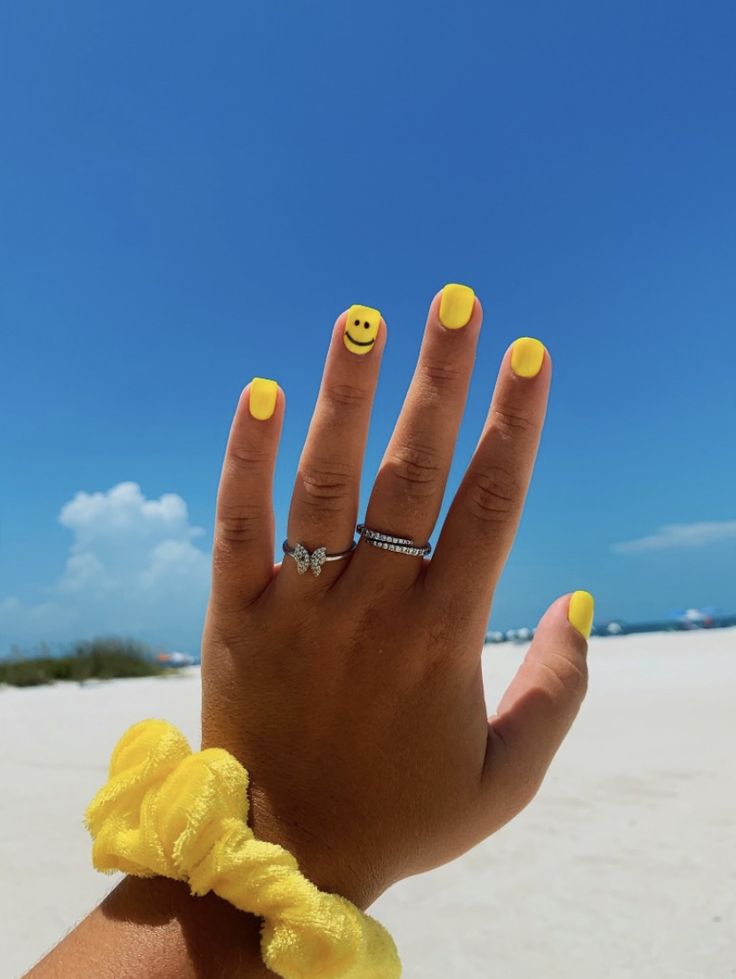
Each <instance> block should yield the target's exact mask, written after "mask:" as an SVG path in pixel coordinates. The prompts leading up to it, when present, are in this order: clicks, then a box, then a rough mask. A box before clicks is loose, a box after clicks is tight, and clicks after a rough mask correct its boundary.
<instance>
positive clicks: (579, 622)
mask: <svg viewBox="0 0 736 979" xmlns="http://www.w3.org/2000/svg"><path fill="white" fill-rule="evenodd" d="M594 609H595V601H594V599H593V596H592V595H591V594H590V592H589V591H576V592H573V594H572V597H571V598H570V606H569V608H568V610H567V620H568V622H569V623H570V625H571V626H573V627H574V628H575V629H577V630H578V632H579V633H580V635H581V636H584V637H585V638H586V639H588V638H589V636H590V630H591V629H592V628H593V610H594Z"/></svg>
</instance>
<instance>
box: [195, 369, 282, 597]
mask: <svg viewBox="0 0 736 979" xmlns="http://www.w3.org/2000/svg"><path fill="white" fill-rule="evenodd" d="M283 418H284V394H283V391H281V389H280V388H279V386H278V384H277V383H276V381H271V380H267V379H266V378H262V377H254V378H253V380H252V381H251V382H250V384H249V385H248V386H247V387H246V388H245V389H244V391H243V393H242V394H241V396H240V401H239V402H238V407H237V409H236V411H235V417H234V418H233V423H232V427H231V429H230V437H229V438H228V442H227V448H226V450H225V460H224V463H223V466H222V474H221V476H220V486H219V489H218V493H217V515H216V519H215V540H214V550H213V555H212V601H213V603H214V604H215V605H216V606H219V607H220V608H222V609H223V611H225V610H228V609H229V610H234V609H236V608H242V607H243V606H245V605H247V604H249V603H250V602H252V601H254V600H255V599H256V598H257V597H258V595H260V594H261V592H262V591H263V589H264V588H265V587H266V586H267V585H268V583H269V582H270V581H271V578H272V576H273V567H274V560H273V557H274V517H273V499H272V485H273V472H274V466H275V464H276V452H277V450H278V444H279V438H280V436H281V427H282V423H283Z"/></svg>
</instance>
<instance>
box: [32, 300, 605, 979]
mask: <svg viewBox="0 0 736 979" xmlns="http://www.w3.org/2000/svg"><path fill="white" fill-rule="evenodd" d="M453 294H454V295H455V298H456V299H457V297H458V295H461V294H458V293H456V292H455V293H453ZM471 299H472V303H471V305H470V306H469V309H468V318H467V320H466V321H465V322H464V323H462V324H458V323H457V322H456V323H455V325H452V326H448V325H447V324H446V323H445V324H444V325H443V318H442V304H443V296H442V295H438V296H437V297H435V299H434V301H433V303H432V306H431V308H430V313H429V317H428V321H427V327H426V331H425V337H424V342H423V345H422V351H421V354H420V359H419V363H418V365H417V369H416V372H415V377H414V380H413V383H412V386H411V388H410V391H409V395H408V397H407V399H406V402H405V405H404V408H403V410H402V413H401V416H400V418H399V422H398V424H397V427H396V430H395V432H394V435H393V437H392V439H391V442H390V444H389V447H388V449H387V451H386V454H385V456H384V460H383V462H382V465H381V468H380V470H379V474H378V478H377V480H376V484H375V487H374V490H373V494H372V496H371V499H370V502H369V506H368V512H367V516H366V523H367V524H368V525H369V526H371V527H374V528H378V529H381V530H384V531H388V532H390V533H394V534H397V535H401V536H407V537H411V538H413V539H415V540H417V541H424V540H426V539H427V538H428V537H429V536H430V534H431V532H432V529H433V527H434V524H435V522H436V520H437V516H438V513H439V510H440V506H441V501H442V496H443V492H444V487H445V483H446V479H447V474H448V470H449V465H450V460H451V457H452V451H453V448H454V443H455V438H456V435H457V429H458V426H459V423H460V419H461V416H462V412H463V408H464V403H465V397H466V394H467V386H468V383H469V379H470V372H471V369H472V364H473V359H474V355H475V344H476V342H477V338H478V332H479V329H480V321H481V309H480V303H479V302H478V301H477V300H476V299H475V298H474V297H472V296H471ZM374 312H375V311H374ZM366 315H371V312H370V311H369V312H368V313H367V314H366ZM351 316H352V310H351V311H350V313H343V314H342V316H341V317H339V318H338V321H337V323H336V324H335V328H334V330H333V334H332V342H331V345H330V351H329V354H328V361H327V365H326V369H325V374H324V377H323V382H322V387H321V390H320V396H319V399H318V404H317V409H316V411H315V415H314V418H313V421H312V425H311V427H310V432H309V435H308V438H307V442H306V445H305V448H304V452H303V454H302V458H301V461H300V465H299V469H298V472H297V480H296V485H295V490H294V496H293V500H292V507H291V512H290V517H289V540H290V541H291V542H292V544H293V543H295V542H297V541H298V542H302V543H304V544H305V545H306V546H307V547H308V548H310V549H311V550H313V549H314V548H316V547H317V546H318V545H320V544H322V545H325V546H326V547H327V550H328V552H329V553H333V552H336V551H342V550H345V549H346V548H347V546H348V545H349V541H350V539H351V538H352V535H353V529H354V526H355V520H356V516H357V504H358V496H359V480H360V469H361V464H362V456H363V450H364V447H365V440H366V436H367V427H368V419H369V415H370V409H371V404H372V400H373V395H374V391H375V385H376V381H377V376H378V366H379V362H380V356H381V354H382V351H383V345H384V343H385V339H386V326H385V323H384V322H383V320H382V319H380V317H379V318H378V320H376V330H375V332H374V334H373V339H374V341H375V342H374V343H372V345H371V348H370V350H368V351H366V352H365V353H356V351H355V350H354V349H352V348H351V347H350V345H349V344H348V343H347V342H346V341H345V335H346V330H347V328H349V327H350V326H351V325H352V322H351ZM358 327H360V328H363V327H364V324H362V323H361V322H360V321H358ZM360 335H361V336H362V335H363V334H360ZM515 361H516V363H515ZM550 373H551V365H550V360H549V356H548V355H547V354H546V352H545V351H544V348H541V345H539V344H538V343H536V341H526V340H525V341H523V342H519V341H517V343H516V344H515V345H514V346H513V348H512V349H511V350H509V351H508V352H507V354H506V355H505V357H504V360H503V363H502V366H501V370H500V373H499V380H498V384H497V387H496V391H495V394H494V398H493V403H492V405H491V408H490V410H489V414H488V418H487V420H486V424H485V426H484V429H483V432H482V434H481V438H480V440H479V443H478V446H477V448H476V451H475V453H474V455H473V458H472V460H471V463H470V466H469V468H468V471H467V473H466V475H465V478H464V480H463V481H462V483H461V485H460V488H459V490H458V493H457V495H456V497H455V500H454V502H453V504H452V506H451V508H450V510H449V512H448V515H447V518H446V520H445V523H444V526H443V529H442V533H441V535H440V539H439V542H438V545H437V549H436V552H435V555H434V557H433V558H432V559H431V560H422V559H421V558H415V557H409V556H407V555H401V554H396V553H392V552H387V551H383V550H379V549H377V548H373V547H371V546H370V545H369V544H368V543H367V542H366V541H365V540H362V541H361V542H360V544H359V545H358V548H357V549H356V551H355V552H354V554H352V556H351V557H350V559H349V560H346V561H339V562H334V563H329V564H326V565H325V566H324V567H323V569H322V571H321V574H320V575H319V577H314V576H312V574H310V573H307V574H306V575H304V576H301V575H298V573H297V569H296V566H295V563H294V561H293V560H292V559H290V558H288V559H285V560H284V562H282V564H280V565H277V566H276V567H274V565H273V545H274V540H273V512H272V506H271V482H272V477H273V469H274V463H275V457H276V449H277V444H278V439H279V434H280V428H281V422H282V418H283V411H284V397H283V392H282V391H281V390H280V389H275V388H274V386H271V387H269V386H268V385H266V386H265V387H264V386H263V385H262V384H261V385H256V384H251V385H249V386H248V387H247V388H246V389H245V391H244V392H243V395H242V397H241V401H240V404H239V406H238V410H237V412H236V417H235V420H234V423H233V427H232V430H231V435H230V440H229V443H228V448H227V452H226V458H225V464H224V467H223V473H222V479H221V484H220V491H219V496H218V509H217V522H216V532H215V548H214V554H213V588H212V596H211V601H210V606H209V610H208V616H207V623H206V628H205V636H204V642H203V663H202V681H203V705H202V706H203V717H202V721H203V728H202V745H203V747H211V746H218V747H223V748H226V749H227V750H228V751H230V752H231V753H232V754H233V755H234V756H235V757H236V758H238V759H240V760H241V761H242V763H243V764H244V765H245V766H246V767H247V768H248V771H249V773H250V776H251V799H250V806H251V820H250V824H251V826H252V828H253V832H254V833H255V836H256V837H257V838H259V839H264V840H270V841H272V842H277V843H280V844H281V845H282V846H284V847H285V848H286V849H288V850H289V851H290V852H292V853H294V854H295V855H296V856H297V858H298V860H299V864H300V867H301V868H302V869H303V872H304V873H305V874H306V876H308V877H309V879H311V880H313V881H314V882H315V883H316V884H317V885H318V886H319V887H320V888H321V889H322V890H325V891H328V892H331V893H337V894H341V895H342V896H344V897H347V898H348V899H350V900H351V901H353V902H354V903H356V904H358V906H360V907H362V908H367V907H369V906H370V904H371V903H372V902H373V901H374V900H375V899H376V898H377V897H378V896H379V895H380V894H381V893H383V891H384V890H386V888H387V887H388V886H390V884H391V883H393V882H395V881H397V880H400V879H401V878H402V877H406V876H410V875H411V874H414V873H420V872H422V871H425V870H429V869H431V868H432V867H435V866H439V865H441V864H442V863H445V862H447V861H449V860H451V859H454V858H455V857H456V856H459V855H460V854H461V853H464V852H465V851H466V850H468V849H470V848H471V847H472V846H473V845H475V843H477V842H480V841H481V840H482V839H485V837H487V836H488V835H489V834H490V833H492V832H495V831H496V830H497V829H498V828H500V826H502V825H503V824H504V823H505V822H507V821H508V820H509V819H511V818H512V817H513V816H514V815H515V814H516V813H518V812H519V810H520V809H521V808H523V807H524V805H526V804H527V803H528V802H529V801H530V799H531V798H532V797H533V795H534V793H535V792H536V790H537V788H538V787H539V785H540V783H541V780H542V778H543V776H544V773H545V772H546V770H547V767H548V766H549V764H550V762H551V760H552V757H553V756H554V753H555V751H556V750H557V748H558V747H559V744H560V743H561V741H562V738H563V737H564V735H565V734H566V732H567V730H568V728H569V726H570V724H571V723H572V720H573V718H574V716H575V714H576V712H577V709H578V707H579V705H580V702H581V701H582V697H583V695H584V692H585V682H586V674H587V667H586V659H585V652H586V641H585V634H586V632H587V631H588V629H589V621H587V620H588V619H589V614H588V613H590V614H592V608H589V609H588V610H587V611H586V609H584V608H583V606H584V605H585V602H586V599H585V598H584V596H582V595H581V594H577V595H576V597H575V599H574V600H571V596H570V595H569V594H568V595H565V596H563V597H562V598H561V599H558V600H557V601H556V602H555V603H554V604H553V605H552V607H551V608H550V609H549V611H548V612H547V614H546V615H545V617H544V619H543V620H542V622H541V624H540V627H539V630H538V632H537V635H536V637H535V641H534V643H533V644H532V646H531V647H530V650H529V653H528V655H527V657H526V659H525V661H524V664H523V665H522V667H521V668H520V670H519V673H518V674H517V677H516V678H515V680H514V681H513V683H512V685H511V687H510V688H509V690H508V691H507V692H506V694H505V696H504V698H503V700H502V702H501V704H500V705H499V707H498V708H497V711H496V713H495V714H493V715H492V716H491V717H488V715H487V713H486V709H485V699H484V692H483V684H482V676H481V671H480V652H481V650H482V646H483V636H484V634H485V629H486V623H487V619H488V613H489V609H490V604H491V599H492V596H493V591H494V589H495V585H496V583H497V580H498V577H499V575H500V572H501V569H502V567H503V564H504V562H505V559H506V556H507V554H508V551H509V549H510V547H511V543H512V540H513V536H514V533H515V530H516V527H517V524H518V520H519V518H520V514H521V509H522V506H523V501H524V496H525V493H526V489H527V486H528V482H529V479H530V477H531V471H532V467H533V462H534V457H535V454H536V449H537V444H538V439H539V435H540V432H541V427H542V421H543V418H544V412H545V407H546V399H547V391H548V387H549V379H550ZM269 393H270V394H272V395H273V394H275V399H272V403H271V404H270V406H269V404H268V395H269ZM267 408H270V409H272V410H266V409H267ZM576 603H577V605H578V606H579V609H578V611H579V612H580V614H579V615H576V614H575V607H574V606H575V604H576ZM571 607H572V611H571ZM581 609H582V611H580V610H581ZM586 622H587V626H586ZM121 886H122V885H121ZM154 890H155V888H154ZM144 893H150V891H148V892H144V891H139V890H137V888H136V886H134V885H126V889H125V892H124V893H123V895H122V898H120V897H118V898H116V899H114V900H113V906H114V905H115V900H118V901H119V900H121V899H122V902H123V908H125V907H126V906H128V907H129V906H130V905H131V904H132V906H135V904H136V897H137V896H142V895H143V894H144ZM176 893H177V894H179V895H181V894H182V888H181V887H179V888H178V890H177V891H176ZM184 897H188V895H186V892H184ZM178 900H179V899H178V898H177V901H178ZM201 900H204V899H200V898H189V900H183V898H182V899H181V904H179V903H177V905H176V907H177V913H176V914H174V915H172V917H171V918H170V919H167V920H169V921H172V920H173V921H174V922H175V924H174V925H173V926H172V928H173V931H172V932H171V934H170V935H169V936H168V938H169V939H170V940H171V942H172V943H173V944H171V945H170V944H168V943H167V944H166V950H167V952H170V953H171V954H185V947H186V948H188V946H187V945H186V938H185V931H186V929H185V927H184V925H183V924H181V923H180V917H181V918H182V919H184V920H188V917H189V915H190V911H189V910H188V909H189V908H192V909H195V910H199V907H200V905H198V904H197V902H199V901H201ZM190 901H191V902H194V903H193V904H190ZM128 902H130V903H128ZM213 906H214V907H218V905H216V904H214V905H213ZM107 910H108V911H109V910H110V905H108V909H107ZM99 912H102V914H103V916H105V915H104V911H103V910H102V908H101V909H96V911H95V912H93V914H92V915H91V916H90V918H89V919H87V920H86V922H83V923H82V925H81V926H80V928H79V929H77V932H79V933H80V935H81V933H82V931H83V929H84V928H86V927H88V924H89V926H90V927H95V928H97V927H102V926H103V925H104V923H103V922H102V921H101V919H100V914H99ZM151 912H152V913H155V912H156V908H155V902H154V907H153V908H151ZM191 913H192V914H193V913H194V911H192V912H191ZM228 913H229V912H228ZM241 913H242V912H238V914H241ZM246 917H248V916H246ZM123 920H124V916H123ZM234 920H235V921H236V922H237V921H238V919H234ZM256 920H257V919H253V921H256ZM149 927H150V922H149V921H143V922H142V924H141V929H142V931H136V930H135V929H134V930H132V931H130V930H129V931H128V932H127V938H122V939H121V941H122V944H121V945H120V948H121V949H122V948H123V947H124V945H125V943H126V942H128V943H130V942H131V939H132V936H138V935H142V934H148V929H149ZM238 932H239V929H238V928H237V925H236V927H235V934H236V935H237V934H238ZM202 933H203V934H206V933H207V928H206V927H203V932H202ZM75 934H76V932H74V933H72V935H71V936H69V938H67V939H66V940H65V942H64V943H62V946H60V947H59V949H58V950H57V951H58V955H59V956H63V955H64V954H65V952H64V947H65V946H66V948H67V949H70V948H73V947H75V946H74V945H73V943H74V942H75V941H76V948H77V949H80V948H81V946H80V945H79V937H77V939H75V938H74V936H75ZM91 934H93V935H94V934H95V933H94V931H93V932H92V933H91ZM125 934H126V933H125V932H122V931H120V930H118V931H117V932H116V935H118V936H123V935H125ZM159 935H160V936H163V935H165V932H160V933H159ZM251 935H253V936H255V932H253V931H252V932H251ZM176 936H178V938H177V937H176ZM99 937H100V936H99V935H98V938H99ZM134 943H135V944H140V940H139V939H138V938H137V937H136V938H135V941H134ZM116 947H117V946H116V944H115V943H113V944H110V943H108V944H107V945H106V951H107V952H108V953H110V954H112V953H113V952H114V950H115V948H116ZM177 947H178V950H179V951H178V952H175V948H177ZM214 951H215V949H214V947H213V948H212V953H213V954H214ZM237 951H238V953H239V952H240V949H238V950H237ZM53 954H54V953H52V955H53ZM101 954H102V953H101ZM121 954H123V953H122V952H121ZM152 954H153V959H154V961H155V962H156V963H157V967H158V968H165V966H164V965H163V964H161V961H160V959H159V957H158V956H156V954H155V951H154V952H153V953H152ZM246 954H248V953H247V952H246ZM57 960H58V961H61V958H57ZM182 961H184V960H182ZM73 964H74V962H73V958H72V961H71V962H70V964H69V969H70V972H59V973H58V974H59V975H65V974H75V973H74V972H73ZM175 964H176V963H175ZM173 967H174V966H172V968H173ZM50 974H52V973H49V975H50ZM155 974H157V975H161V976H162V979H167V977H168V973H166V972H159V973H155ZM172 974H176V975H179V974H180V973H178V972H177V973H172ZM194 974H196V973H194Z"/></svg>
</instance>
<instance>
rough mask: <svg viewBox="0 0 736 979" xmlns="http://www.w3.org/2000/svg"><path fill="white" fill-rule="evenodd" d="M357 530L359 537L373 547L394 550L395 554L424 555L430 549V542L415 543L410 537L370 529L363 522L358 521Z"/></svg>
mask: <svg viewBox="0 0 736 979" xmlns="http://www.w3.org/2000/svg"><path fill="white" fill-rule="evenodd" d="M356 529H357V531H358V533H359V534H360V536H361V538H362V539H363V540H365V541H368V543H369V544H372V545H373V546H374V547H381V548H383V550H384V551H396V552H397V554H411V555H413V556H414V557H426V556H427V555H428V554H429V553H430V551H431V550H432V545H431V544H417V542H416V541H413V540H412V539H411V538H410V537H395V536H394V535H393V534H382V533H381V531H380V530H371V529H370V527H366V525H365V524H362V523H359V524H358V526H357V528H356Z"/></svg>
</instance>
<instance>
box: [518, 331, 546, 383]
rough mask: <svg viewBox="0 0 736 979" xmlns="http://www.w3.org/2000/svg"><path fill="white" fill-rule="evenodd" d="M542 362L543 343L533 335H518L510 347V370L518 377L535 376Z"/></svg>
mask: <svg viewBox="0 0 736 979" xmlns="http://www.w3.org/2000/svg"><path fill="white" fill-rule="evenodd" d="M543 363H544V344H543V343H540V342H539V340H535V339H534V338H533V337H519V339H518V340H515V341H514V345H513V347H512V348H511V370H512V371H513V372H514V374H518V376H519V377H536V376H537V374H538V373H539V372H540V371H541V369H542V364H543Z"/></svg>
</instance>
